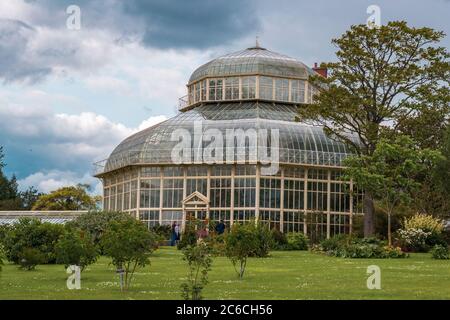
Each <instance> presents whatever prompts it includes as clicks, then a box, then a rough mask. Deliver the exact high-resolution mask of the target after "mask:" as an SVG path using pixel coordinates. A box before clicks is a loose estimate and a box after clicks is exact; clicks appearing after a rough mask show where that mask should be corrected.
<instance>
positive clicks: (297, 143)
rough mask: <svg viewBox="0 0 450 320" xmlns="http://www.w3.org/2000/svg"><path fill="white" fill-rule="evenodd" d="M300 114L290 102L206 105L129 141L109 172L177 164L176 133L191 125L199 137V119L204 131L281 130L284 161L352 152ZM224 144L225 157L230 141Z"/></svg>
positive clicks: (333, 161) (324, 159) (332, 161)
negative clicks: (174, 158) (196, 125)
mask: <svg viewBox="0 0 450 320" xmlns="http://www.w3.org/2000/svg"><path fill="white" fill-rule="evenodd" d="M296 115H297V107H296V106H293V105H289V104H279V103H268V102H258V101H255V102H241V103H236V102H233V103H208V104H204V105H201V106H199V107H197V108H195V109H192V110H189V111H186V112H183V113H180V114H178V115H177V116H175V117H173V118H171V119H169V120H167V121H164V122H162V123H160V124H157V125H155V126H152V127H150V128H147V129H145V130H143V131H140V132H138V133H136V134H134V135H132V136H130V137H128V138H127V139H125V140H124V141H123V142H122V143H120V144H119V146H117V148H116V149H115V150H114V151H113V152H112V154H111V156H110V157H109V159H108V160H107V163H106V167H105V168H104V171H103V172H108V171H113V170H116V169H119V168H122V167H126V166H129V165H134V164H173V162H172V158H171V153H172V150H173V148H174V146H175V145H176V144H178V143H179V142H178V141H172V132H174V131H175V130H177V129H186V130H187V131H189V133H191V136H194V123H195V122H199V121H201V123H202V130H203V133H204V132H205V131H206V130H208V129H219V130H220V132H222V133H223V135H225V132H226V131H227V129H235V130H237V129H242V130H247V129H267V131H268V133H269V135H270V131H271V130H273V129H278V130H279V162H280V163H292V164H315V165H323V166H340V165H341V161H342V159H344V158H345V157H346V156H347V155H348V154H349V153H350V151H349V150H348V149H347V148H346V146H345V145H344V144H342V143H340V142H337V141H334V140H332V139H330V138H329V137H327V136H326V135H325V133H324V132H323V130H322V129H321V128H320V127H313V126H309V125H306V124H304V123H301V122H295V119H296ZM258 139H260V137H259V136H258ZM260 145H261V141H260V140H258V146H260ZM264 145H265V144H264ZM204 147H205V146H204ZM223 148H224V152H223V155H224V160H225V155H226V152H227V150H225V149H226V145H225V143H224V147H223ZM248 149H249V148H248V146H247V148H246V154H250V153H251V150H248ZM192 150H194V148H193V149H192ZM257 157H259V155H258V156H257ZM256 160H257V161H260V159H259V158H258V159H256ZM193 163H194V162H193ZM195 163H197V162H195Z"/></svg>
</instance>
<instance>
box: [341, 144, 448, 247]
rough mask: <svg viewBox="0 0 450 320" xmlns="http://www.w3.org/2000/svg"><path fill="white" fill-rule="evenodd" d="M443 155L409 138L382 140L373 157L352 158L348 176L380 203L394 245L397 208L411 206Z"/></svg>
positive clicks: (347, 160) (349, 161)
mask: <svg viewBox="0 0 450 320" xmlns="http://www.w3.org/2000/svg"><path fill="white" fill-rule="evenodd" d="M441 158H442V156H441V154H440V153H439V152H437V151H433V150H430V149H423V150H421V149H419V148H418V147H417V146H416V144H415V143H414V142H413V141H412V140H411V139H410V138H409V137H407V136H399V137H397V139H396V140H395V141H394V142H390V141H388V140H386V139H381V140H380V141H379V142H378V144H377V147H376V149H375V150H374V152H373V153H372V155H360V156H354V157H349V158H347V159H346V160H345V165H346V166H347V167H346V169H345V174H346V178H347V179H352V180H353V181H354V183H356V185H357V186H359V187H361V188H363V189H364V190H365V191H366V192H369V193H370V194H371V195H372V196H373V197H374V199H376V200H378V202H379V205H380V207H381V208H382V209H383V210H384V211H385V212H386V213H387V216H388V242H389V246H391V245H392V235H391V215H392V213H393V211H394V209H395V207H396V206H398V205H400V204H401V203H409V202H410V201H411V199H412V195H413V194H414V192H415V191H416V190H419V188H420V185H421V184H420V180H419V179H420V176H421V175H422V174H424V173H426V172H427V171H430V170H432V169H433V168H434V167H435V166H436V164H437V162H438V160H439V159H441Z"/></svg>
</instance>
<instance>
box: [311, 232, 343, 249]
mask: <svg viewBox="0 0 450 320" xmlns="http://www.w3.org/2000/svg"><path fill="white" fill-rule="evenodd" d="M349 239H350V238H349V236H347V235H345V234H339V235H335V236H334V237H331V238H329V239H325V240H322V241H321V242H320V247H321V248H322V250H323V251H324V252H334V251H336V250H338V249H339V248H340V247H341V246H343V245H345V244H346V243H347V242H348V241H349ZM316 249H317V247H316Z"/></svg>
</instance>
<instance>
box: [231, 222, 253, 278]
mask: <svg viewBox="0 0 450 320" xmlns="http://www.w3.org/2000/svg"><path fill="white" fill-rule="evenodd" d="M225 245H226V249H225V252H226V255H227V257H228V258H229V259H230V260H231V263H232V264H233V267H234V270H236V273H237V274H238V276H239V279H242V278H243V277H244V272H245V268H246V267H247V259H248V257H250V256H252V255H253V254H254V253H255V251H256V250H257V249H258V246H259V241H258V238H257V236H256V233H255V226H254V223H247V224H239V223H235V224H233V226H232V227H231V230H230V232H229V233H228V234H227V235H226V236H225ZM236 265H239V269H237V268H236Z"/></svg>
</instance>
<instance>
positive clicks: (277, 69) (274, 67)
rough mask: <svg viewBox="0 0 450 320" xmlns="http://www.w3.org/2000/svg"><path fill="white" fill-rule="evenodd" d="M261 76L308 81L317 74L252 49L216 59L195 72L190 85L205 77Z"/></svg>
mask: <svg viewBox="0 0 450 320" xmlns="http://www.w3.org/2000/svg"><path fill="white" fill-rule="evenodd" d="M246 74H260V75H268V76H279V77H295V78H301V79H307V78H308V76H309V75H314V74H315V72H314V71H313V70H312V69H311V68H309V67H307V66H306V65H305V64H304V63H302V62H300V61H299V60H297V59H294V58H291V57H289V56H286V55H283V54H279V53H276V52H272V51H269V50H267V49H265V48H261V47H252V48H248V49H245V50H241V51H238V52H234V53H230V54H226V55H224V56H221V57H219V58H216V59H214V60H212V61H210V62H208V63H206V64H204V65H202V66H200V67H199V68H198V69H197V70H195V71H194V72H193V73H192V75H191V77H190V79H189V83H192V82H195V81H197V80H199V79H202V78H204V77H222V76H230V75H246Z"/></svg>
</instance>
